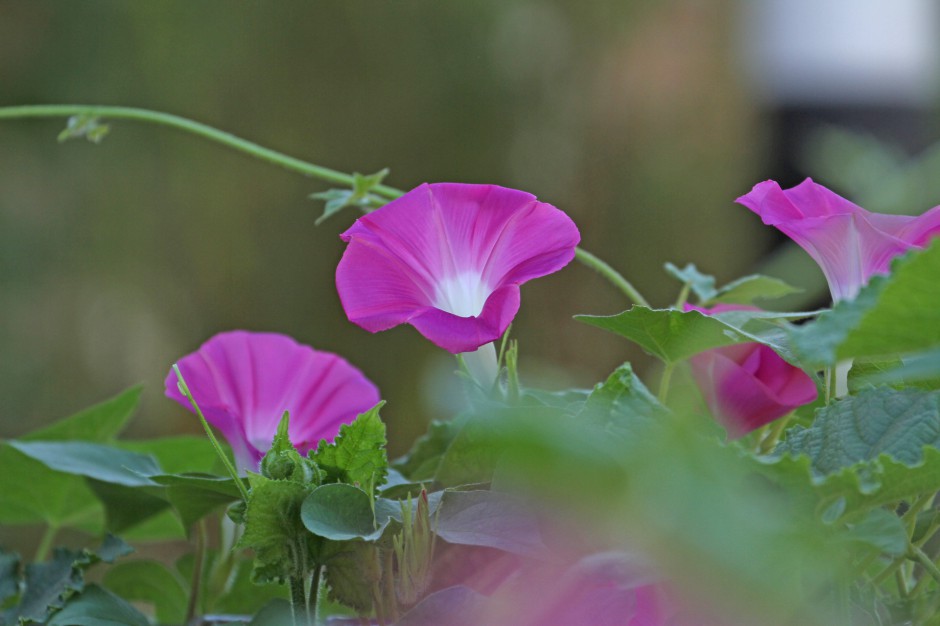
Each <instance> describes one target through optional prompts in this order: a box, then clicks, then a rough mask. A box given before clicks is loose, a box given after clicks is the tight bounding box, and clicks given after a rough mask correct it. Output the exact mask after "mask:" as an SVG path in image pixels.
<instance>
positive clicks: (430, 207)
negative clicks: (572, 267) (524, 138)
mask: <svg viewBox="0 0 940 626" xmlns="http://www.w3.org/2000/svg"><path fill="white" fill-rule="evenodd" d="M341 237H342V239H343V241H346V242H348V243H349V245H348V246H347V248H346V252H345V253H344V254H343V258H342V260H340V262H339V266H338V267H337V268H336V288H337V290H338V291H339V297H340V300H341V301H342V303H343V308H344V309H345V311H346V315H347V316H348V317H349V319H350V321H352V322H354V323H355V324H358V325H359V326H361V327H363V328H365V329H366V330H368V331H370V332H378V331H380V330H386V329H389V328H392V327H393V326H397V325H399V324H411V325H412V326H414V327H415V328H416V329H417V330H418V332H420V333H421V334H422V335H424V336H425V337H427V338H428V339H430V340H431V341H433V342H434V343H435V344H437V345H438V346H440V347H442V348H444V349H445V350H448V351H450V352H453V353H460V352H472V351H474V350H476V349H477V348H479V347H480V346H483V345H484V344H487V343H489V342H492V341H494V340H496V339H498V338H499V337H500V336H501V335H502V334H503V333H504V332H505V331H506V328H507V327H508V326H509V324H510V322H511V321H512V319H513V317H514V316H515V315H516V312H517V311H518V310H519V286H520V285H521V284H522V283H524V282H526V281H528V280H531V279H533V278H538V277H539V276H545V275H546V274H551V273H552V272H556V271H558V270H560V269H561V268H563V267H564V266H565V265H567V264H568V263H569V262H570V261H571V259H572V258H574V254H575V247H576V246H577V245H578V242H579V241H580V234H579V233H578V229H577V227H576V226H575V225H574V222H572V221H571V219H570V218H569V217H568V216H567V215H565V214H564V213H563V212H561V211H559V210H558V209H556V208H555V207H553V206H552V205H550V204H546V203H544V202H539V201H538V200H537V199H536V198H535V196H533V195H531V194H528V193H525V192H523V191H517V190H515V189H506V188H505V187H498V186H496V185H466V184H458V183H435V184H424V185H421V186H420V187H418V188H416V189H413V190H412V191H410V192H408V193H407V194H405V195H404V196H402V197H401V198H399V199H397V200H394V201H392V202H390V203H389V204H387V205H385V206H384V207H382V208H381V209H379V210H377V211H374V212H372V213H369V214H368V215H365V216H363V217H361V218H359V219H358V220H357V221H356V223H355V224H353V225H352V227H351V228H349V230H347V231H346V232H345V233H343V234H342V235H341Z"/></svg>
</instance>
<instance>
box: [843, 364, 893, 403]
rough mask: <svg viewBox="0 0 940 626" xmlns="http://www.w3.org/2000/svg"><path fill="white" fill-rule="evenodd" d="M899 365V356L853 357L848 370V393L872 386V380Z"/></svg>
mask: <svg viewBox="0 0 940 626" xmlns="http://www.w3.org/2000/svg"><path fill="white" fill-rule="evenodd" d="M899 365H901V359H900V358H899V357H887V358H874V359H870V358H861V359H855V360H854V361H853V362H852V368H851V369H850V370H849V376H848V385H849V393H853V394H855V393H858V392H859V391H861V390H863V389H868V388H870V387H873V386H874V384H873V383H872V382H871V381H872V380H878V379H880V378H881V377H882V376H883V374H885V372H890V371H892V370H895V369H897V367H898V366H899Z"/></svg>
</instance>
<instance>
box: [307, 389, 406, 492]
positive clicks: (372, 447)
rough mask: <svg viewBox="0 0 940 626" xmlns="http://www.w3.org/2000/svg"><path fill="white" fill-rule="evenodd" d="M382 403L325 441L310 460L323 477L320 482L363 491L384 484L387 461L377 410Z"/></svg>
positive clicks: (323, 440) (383, 426) (383, 402)
mask: <svg viewBox="0 0 940 626" xmlns="http://www.w3.org/2000/svg"><path fill="white" fill-rule="evenodd" d="M384 404H385V401H384V400H383V401H382V402H379V403H378V404H377V405H375V406H374V407H372V408H371V409H369V410H368V411H366V412H365V413H362V414H361V415H359V417H357V418H356V421H354V422H353V423H352V424H343V425H342V426H341V427H340V429H339V434H338V435H337V436H336V439H335V440H334V442H333V443H329V442H327V441H326V440H325V439H322V440H320V445H319V446H318V447H317V449H316V452H314V453H313V454H311V455H310V458H311V459H313V461H314V462H315V463H316V464H317V466H318V467H319V468H320V469H321V470H322V471H323V472H325V474H326V478H325V479H324V482H343V483H347V484H350V485H357V486H361V487H363V488H367V489H368V488H370V486H371V488H376V487H379V486H381V485H382V484H384V483H385V474H386V472H387V470H388V458H387V457H386V454H385V443H386V440H385V424H384V423H383V422H382V419H381V418H380V417H379V409H381V408H382V405H384Z"/></svg>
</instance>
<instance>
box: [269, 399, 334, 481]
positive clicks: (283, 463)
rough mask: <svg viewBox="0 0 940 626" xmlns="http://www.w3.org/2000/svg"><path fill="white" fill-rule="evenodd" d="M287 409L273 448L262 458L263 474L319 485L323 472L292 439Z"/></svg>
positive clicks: (276, 478)
mask: <svg viewBox="0 0 940 626" xmlns="http://www.w3.org/2000/svg"><path fill="white" fill-rule="evenodd" d="M289 423H290V415H289V414H288V412H287V411H285V412H284V416H283V417H282V418H281V421H280V423H279V424H278V427H277V433H276V434H275V435H274V441H273V442H272V443H271V448H270V449H269V450H268V452H267V453H266V454H265V455H264V458H262V459H261V475H262V476H264V477H266V478H270V479H272V480H291V481H293V482H297V483H301V484H304V485H308V484H312V485H314V486H315V485H319V484H320V482H321V473H320V470H319V468H317V465H316V463H315V462H314V461H313V460H312V459H308V458H304V457H302V456H301V455H300V453H299V452H297V449H296V448H294V445H293V444H292V443H291V441H290V435H289V434H288V426H289Z"/></svg>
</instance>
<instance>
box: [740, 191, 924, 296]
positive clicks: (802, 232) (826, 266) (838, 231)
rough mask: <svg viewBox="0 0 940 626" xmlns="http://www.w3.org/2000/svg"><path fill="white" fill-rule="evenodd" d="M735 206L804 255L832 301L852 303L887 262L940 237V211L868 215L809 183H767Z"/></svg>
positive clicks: (837, 196) (884, 270)
mask: <svg viewBox="0 0 940 626" xmlns="http://www.w3.org/2000/svg"><path fill="white" fill-rule="evenodd" d="M737 202H739V203H740V204H743V205H744V206H746V207H747V208H749V209H750V210H752V211H754V212H755V213H757V214H758V215H760V217H761V219H762V220H763V222H764V223H765V224H767V225H769V226H775V227H777V228H778V229H779V230H780V231H781V232H783V233H784V234H786V235H787V236H788V237H790V238H791V239H793V241H795V242H796V243H797V244H799V245H800V247H801V248H803V249H804V250H806V252H808V253H809V255H810V256H811V257H813V260H815V261H816V262H817V263H818V264H819V267H821V268H822V271H823V274H825V276H826V280H827V281H828V282H829V289H830V291H831V292H832V297H833V299H834V300H836V301H838V300H846V299H851V298H854V297H855V296H856V295H857V294H858V290H859V289H861V288H862V287H863V286H864V285H866V284H867V283H868V280H869V279H870V278H871V277H872V276H873V275H875V274H885V273H887V272H888V270H889V267H890V263H891V259H893V258H894V257H896V256H898V255H899V254H902V253H904V252H906V251H907V250H909V249H911V248H922V247H924V246H926V245H927V243H928V242H929V241H930V239H931V238H932V237H934V236H936V235H938V234H940V206H938V207H934V208H933V209H931V210H929V211H927V212H926V213H924V214H923V215H919V216H916V217H912V216H909V215H885V214H883V213H871V212H869V211H866V210H865V209H863V208H861V207H859V206H857V205H855V204H853V203H851V202H849V201H848V200H846V199H845V198H842V197H841V196H839V195H837V194H835V193H833V192H832V191H830V190H828V189H826V188H825V187H823V186H822V185H817V184H816V183H814V182H813V181H812V180H811V179H809V178H807V179H806V180H805V181H803V182H802V183H800V184H799V185H797V186H796V187H793V188H792V189H786V190H784V189H781V188H780V185H778V184H777V183H776V182H774V181H772V180H768V181H765V182H762V183H759V184H757V185H755V186H754V188H753V189H752V190H751V192H750V193H748V194H747V195H744V196H741V197H740V198H738V199H737Z"/></svg>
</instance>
